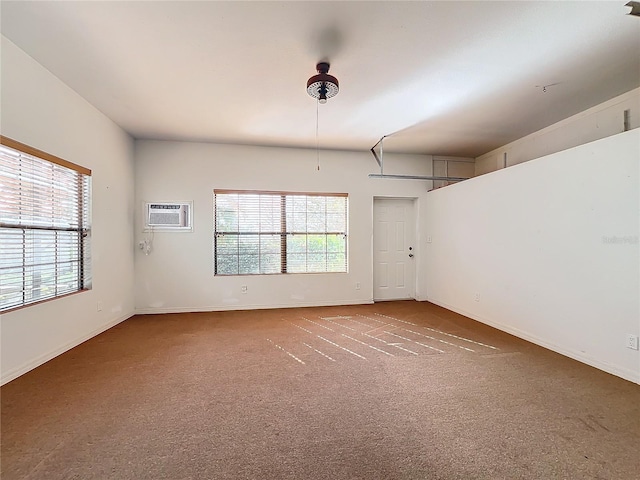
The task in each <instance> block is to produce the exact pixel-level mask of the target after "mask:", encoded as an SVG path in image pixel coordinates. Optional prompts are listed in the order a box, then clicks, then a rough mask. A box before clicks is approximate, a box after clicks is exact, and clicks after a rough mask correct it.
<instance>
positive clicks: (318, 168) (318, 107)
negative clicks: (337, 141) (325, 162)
mask: <svg viewBox="0 0 640 480" xmlns="http://www.w3.org/2000/svg"><path fill="white" fill-rule="evenodd" d="M319 110H320V100H316V169H317V170H318V171H320V140H319V137H318V123H319V122H318V117H319V114H318V111H319Z"/></svg>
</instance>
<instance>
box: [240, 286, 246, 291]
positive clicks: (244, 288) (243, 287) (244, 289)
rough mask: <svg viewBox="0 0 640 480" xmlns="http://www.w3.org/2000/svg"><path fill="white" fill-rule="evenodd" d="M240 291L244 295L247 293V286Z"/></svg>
mask: <svg viewBox="0 0 640 480" xmlns="http://www.w3.org/2000/svg"><path fill="white" fill-rule="evenodd" d="M240 291H241V292H242V293H247V286H246V285H242V287H240Z"/></svg>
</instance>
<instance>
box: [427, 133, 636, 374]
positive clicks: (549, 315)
mask: <svg viewBox="0 0 640 480" xmlns="http://www.w3.org/2000/svg"><path fill="white" fill-rule="evenodd" d="M639 159H640V129H635V130H631V131H628V132H625V133H621V134H618V135H615V136H610V137H607V138H604V139H601V140H598V141H595V142H592V143H588V144H585V145H582V146H579V147H575V148H571V149H569V150H565V151H562V152H559V153H556V154H553V155H549V156H546V157H543V158H540V159H536V160H533V161H531V162H527V163H523V164H520V165H517V166H514V167H512V168H507V169H504V170H500V171H497V172H494V173H491V174H488V175H483V176H481V177H476V178H473V179H471V180H467V181H465V182H461V183H459V184H456V185H453V186H450V187H447V188H443V189H440V190H434V191H433V192H430V193H428V194H427V198H426V202H425V205H424V206H425V208H424V209H423V215H424V216H423V222H424V223H425V225H424V230H423V232H424V233H425V234H428V235H431V236H432V238H433V243H431V244H428V245H427V249H426V252H425V254H424V256H425V257H426V260H427V264H428V267H427V268H426V269H425V270H424V271H423V278H424V279H425V280H426V283H427V285H426V288H427V297H428V300H429V301H432V302H434V303H437V304H439V305H442V306H444V307H446V308H448V309H451V310H454V311H456V312H459V313H461V314H463V315H467V316H469V317H471V318H474V319H476V320H479V321H481V322H484V323H487V324H489V325H493V326H495V327H497V328H499V329H501V330H504V331H507V332H510V333H513V334H515V335H517V336H519V337H522V338H525V339H528V340H530V341H533V342H534V343H538V344H540V345H543V346H546V347H548V348H550V349H552V350H555V351H557V352H559V353H562V354H565V355H568V356H570V357H573V358H575V359H577V360H580V361H582V362H585V363H587V364H590V365H593V366H595V367H597V368H600V369H602V370H605V371H607V372H610V373H613V374H615V375H618V376H620V377H623V378H626V379H629V380H631V381H634V382H638V383H640V353H639V352H638V351H637V350H630V349H627V348H625V335H626V334H635V335H640V296H639V295H640V293H639V292H640V280H639V277H640V245H639V243H638V236H639V234H640V231H639V222H640V189H639V178H640V177H639V175H640V172H639V164H640V161H639ZM476 294H479V301H475V295H476Z"/></svg>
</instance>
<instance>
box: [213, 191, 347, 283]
mask: <svg viewBox="0 0 640 480" xmlns="http://www.w3.org/2000/svg"><path fill="white" fill-rule="evenodd" d="M214 203H215V232H214V233H215V234H214V239H215V242H214V257H215V267H214V268H215V273H216V275H245V274H273V273H317V272H346V271H347V225H348V196H347V195H346V194H335V193H329V194H324V193H293V192H259V191H244V190H242V191H234V190H215V191H214Z"/></svg>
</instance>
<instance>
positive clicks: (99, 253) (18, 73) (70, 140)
mask: <svg viewBox="0 0 640 480" xmlns="http://www.w3.org/2000/svg"><path fill="white" fill-rule="evenodd" d="M1 61H2V64H1V65H2V76H1V81H2V83H1V86H2V97H1V102H2V113H1V121H2V122H1V125H0V126H1V131H2V135H5V136H7V137H10V138H13V139H15V140H18V141H20V142H22V143H25V144H27V145H30V146H32V147H35V148H38V149H40V150H44V151H46V152H48V153H51V154H53V155H56V156H58V157H61V158H64V159H66V160H69V161H71V162H73V163H76V164H78V165H82V166H84V167H87V168H90V169H91V170H92V173H93V175H92V196H93V198H92V222H93V225H92V227H93V229H92V241H91V244H92V253H93V261H92V274H93V289H92V290H91V291H88V292H82V293H79V294H76V295H71V296H69V297H65V298H60V299H55V300H52V301H49V302H45V303H42V304H39V305H33V306H30V307H26V308H23V309H21V310H17V311H14V312H9V313H6V314H3V315H1V316H0V332H1V334H2V335H1V342H2V343H1V345H2V354H1V359H2V365H1V372H2V383H6V382H8V381H10V380H12V379H13V378H16V377H17V376H19V375H21V374H23V373H25V372H26V371H28V370H30V369H32V368H35V367H36V366H38V365H40V364H42V363H44V362H46V361H47V360H49V359H51V358H53V357H55V356H56V355H58V354H60V353H62V352H64V351H65V350H68V349H69V348H72V347H73V346H75V345H77V344H79V343H81V342H82V341H84V340H86V339H88V338H91V337H92V336H94V335H96V334H97V333H99V332H101V331H104V330H106V329H107V328H109V327H111V326H113V325H115V324H116V323H118V322H120V321H122V320H124V319H126V318H128V317H130V316H131V315H132V314H133V309H134V308H133V214H134V203H133V141H132V139H131V138H130V137H129V136H128V135H127V134H125V133H124V132H123V131H122V130H121V129H120V128H119V127H117V126H116V125H115V124H114V123H113V122H111V121H110V120H109V119H108V118H107V117H105V116H104V115H103V114H102V113H100V112H99V111H97V110H96V109H95V108H94V107H92V106H91V105H90V104H89V103H87V102H86V101H85V100H84V99H82V98H81V97H80V96H79V95H77V94H76V93H75V92H74V91H72V90H71V89H69V88H68V87H67V86H66V85H64V84H63V83H62V82H60V80H59V79H58V78H56V77H55V76H53V75H52V74H51V73H50V72H49V71H47V70H45V69H44V68H43V67H42V66H41V65H39V64H38V63H37V62H35V61H34V60H33V59H32V58H31V57H29V56H28V55H26V54H25V53H24V52H23V51H22V50H20V49H19V48H18V47H16V46H15V45H14V44H13V43H12V42H10V41H9V40H7V39H6V38H5V37H2V59H1ZM98 302H102V311H100V312H98V311H97V303H98Z"/></svg>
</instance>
